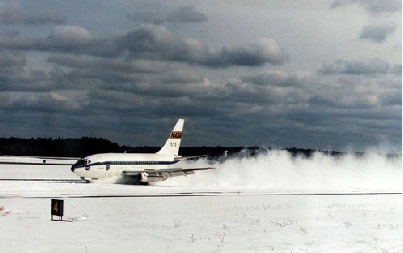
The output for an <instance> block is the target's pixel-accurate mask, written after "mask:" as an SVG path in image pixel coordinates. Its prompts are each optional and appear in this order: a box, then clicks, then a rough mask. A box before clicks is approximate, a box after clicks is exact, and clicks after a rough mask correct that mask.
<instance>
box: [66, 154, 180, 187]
mask: <svg viewBox="0 0 403 253" xmlns="http://www.w3.org/2000/svg"><path fill="white" fill-rule="evenodd" d="M176 162H177V161H175V157H174V155H167V154H142V153H133V154H128V153H105V154H96V155H91V156H87V157H85V158H83V159H80V160H78V161H77V163H76V164H74V165H73V166H72V171H73V172H74V173H76V174H77V175H78V176H80V177H81V178H82V179H84V180H87V181H92V180H95V179H101V178H111V177H118V176H121V175H122V173H130V172H135V173H137V172H138V173H141V172H144V171H146V170H147V171H150V170H152V171H158V170H164V169H169V168H172V167H173V165H174V164H175V163H176Z"/></svg>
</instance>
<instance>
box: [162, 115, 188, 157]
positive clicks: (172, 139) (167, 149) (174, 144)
mask: <svg viewBox="0 0 403 253" xmlns="http://www.w3.org/2000/svg"><path fill="white" fill-rule="evenodd" d="M184 122H185V120H184V119H178V122H176V124H175V127H174V129H173V130H172V132H171V134H170V135H169V137H168V139H167V141H166V142H165V145H164V146H163V147H162V148H161V149H160V151H158V152H157V154H164V155H174V156H178V153H179V146H180V145H181V138H182V129H183V123H184Z"/></svg>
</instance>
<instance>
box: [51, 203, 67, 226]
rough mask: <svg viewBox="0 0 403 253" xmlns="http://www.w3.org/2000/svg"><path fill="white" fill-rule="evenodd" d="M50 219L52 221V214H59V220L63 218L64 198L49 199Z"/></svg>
mask: <svg viewBox="0 0 403 253" xmlns="http://www.w3.org/2000/svg"><path fill="white" fill-rule="evenodd" d="M50 208H51V209H50V210H51V212H50V214H51V220H52V221H53V215H56V216H59V221H62V220H63V213H64V200H62V199H51V207H50Z"/></svg>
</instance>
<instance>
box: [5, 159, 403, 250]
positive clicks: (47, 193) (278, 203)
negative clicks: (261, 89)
mask: <svg viewBox="0 0 403 253" xmlns="http://www.w3.org/2000/svg"><path fill="white" fill-rule="evenodd" d="M206 163H207V162H206V161H197V162H195V164H189V165H195V166H199V165H206ZM214 166H215V167H216V168H217V169H216V170H215V171H202V172H199V173H196V175H191V176H188V177H182V178H180V177H178V178H172V179H169V180H167V181H166V182H162V183H159V184H157V185H153V186H133V185H119V184H112V183H111V182H102V183H95V184H85V183H82V182H80V181H79V180H77V179H78V177H77V176H76V175H75V174H73V173H71V171H70V168H69V166H62V165H59V166H51V165H47V166H27V165H0V245H1V246H0V248H1V250H2V252H401V249H402V232H403V229H402V226H403V222H402V195H401V194H399V193H401V189H402V173H401V166H402V162H401V157H398V158H394V159H386V158H385V157H384V156H382V155H377V154H369V155H366V156H364V157H361V158H356V157H353V156H347V157H343V158H337V159H336V158H333V157H328V156H323V155H320V154H318V155H316V156H314V157H313V158H310V159H306V158H290V157H289V156H288V155H287V154H286V153H284V152H270V153H268V154H267V155H264V156H259V157H255V158H232V159H228V160H227V161H225V162H223V163H218V164H215V165H214ZM324 193H325V194H327V195H322V194H324ZM329 193H330V194H329ZM337 193H343V195H335V194H337ZM367 193H371V194H367ZM374 193H375V194H374ZM295 194H296V195H295ZM54 197H56V198H62V199H64V201H65V216H64V221H63V222H59V221H51V220H50V198H54Z"/></svg>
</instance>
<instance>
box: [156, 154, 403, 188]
mask: <svg viewBox="0 0 403 253" xmlns="http://www.w3.org/2000/svg"><path fill="white" fill-rule="evenodd" d="M185 166H189V167H203V166H214V167H215V168H216V170H212V171H204V172H203V171H200V172H197V173H196V175H193V176H189V177H178V178H171V179H169V180H168V181H166V182H163V183H162V184H163V185H172V186H173V185H175V186H183V187H188V188H192V189H200V190H201V189H203V190H223V191H227V190H237V191H253V190H257V191H261V190H265V191H270V192H277V193H297V192H298V193H304V192H312V193H332V192H333V193H354V192H402V172H401V168H402V159H401V155H398V156H392V157H390V156H389V157H388V156H387V155H384V154H381V153H378V152H375V151H369V152H366V153H364V154H363V155H359V156H357V155H355V154H352V153H349V154H345V155H341V156H331V155H327V154H324V153H320V152H316V153H314V154H313V155H312V156H310V157H309V158H307V157H305V156H292V155H291V154H290V153H288V152H287V151H285V150H270V151H267V153H265V154H259V155H257V156H253V157H247V156H243V155H238V156H234V157H231V158H228V159H226V160H225V161H223V162H215V163H214V164H213V165H211V164H209V162H208V161H207V160H198V161H194V162H191V161H188V162H186V164H185Z"/></svg>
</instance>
